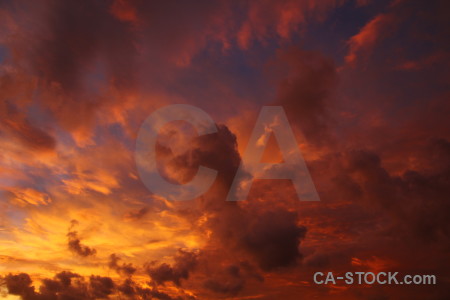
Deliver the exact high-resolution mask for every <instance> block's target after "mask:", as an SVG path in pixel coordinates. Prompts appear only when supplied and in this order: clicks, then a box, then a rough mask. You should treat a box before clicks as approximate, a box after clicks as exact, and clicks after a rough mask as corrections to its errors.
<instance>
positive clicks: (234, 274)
mask: <svg viewBox="0 0 450 300" xmlns="http://www.w3.org/2000/svg"><path fill="white" fill-rule="evenodd" d="M203 286H204V287H205V288H206V289H208V290H210V291H212V292H214V293H218V294H224V295H228V296H236V295H237V294H238V293H239V292H240V291H241V290H242V289H243V288H244V286H245V279H244V278H243V277H242V274H241V270H240V268H239V266H236V265H231V266H228V267H227V268H225V270H224V271H223V272H221V274H219V275H218V276H215V277H213V278H209V279H207V280H205V281H204V282H203Z"/></svg>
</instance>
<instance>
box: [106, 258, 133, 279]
mask: <svg viewBox="0 0 450 300" xmlns="http://www.w3.org/2000/svg"><path fill="white" fill-rule="evenodd" d="M119 261H120V257H118V256H117V255H116V254H115V253H113V254H111V255H110V256H109V263H108V267H109V268H111V269H113V270H115V271H116V272H117V273H118V274H120V275H125V276H131V275H133V274H134V272H136V268H135V267H134V266H133V264H131V263H123V264H122V265H120V264H119Z"/></svg>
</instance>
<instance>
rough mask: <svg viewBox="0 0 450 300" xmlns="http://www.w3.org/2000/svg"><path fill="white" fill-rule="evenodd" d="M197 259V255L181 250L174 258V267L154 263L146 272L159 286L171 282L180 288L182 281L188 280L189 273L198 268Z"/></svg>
mask: <svg viewBox="0 0 450 300" xmlns="http://www.w3.org/2000/svg"><path fill="white" fill-rule="evenodd" d="M197 258H198V254H197V253H193V252H187V251H184V250H182V249H180V250H178V253H177V254H176V255H175V257H174V263H173V265H169V264H167V263H162V264H159V265H156V262H152V263H150V264H149V265H148V266H147V267H146V271H147V273H148V275H149V276H150V277H151V279H152V281H154V282H155V283H156V284H158V285H161V284H164V283H165V282H167V281H171V282H173V283H174V284H175V285H177V286H180V285H181V280H182V279H188V278H189V273H190V272H191V271H192V270H194V268H195V267H196V266H197Z"/></svg>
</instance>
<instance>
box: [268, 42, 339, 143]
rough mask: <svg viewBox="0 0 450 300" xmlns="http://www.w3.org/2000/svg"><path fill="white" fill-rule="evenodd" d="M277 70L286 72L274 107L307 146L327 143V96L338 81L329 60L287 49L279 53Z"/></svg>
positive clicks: (321, 56)
mask: <svg viewBox="0 0 450 300" xmlns="http://www.w3.org/2000/svg"><path fill="white" fill-rule="evenodd" d="M277 64H278V65H277V66H278V67H279V66H283V67H284V68H286V69H287V74H286V75H285V77H284V78H283V79H282V80H281V82H280V83H279V85H278V91H277V99H276V101H275V104H276V105H281V106H283V108H284V110H285V111H286V114H287V116H288V119H289V120H290V121H291V122H293V124H296V125H298V126H299V128H300V129H301V131H302V133H303V134H304V135H305V137H306V138H307V139H308V141H309V142H310V143H318V144H323V143H324V142H330V141H329V138H330V130H329V125H330V122H331V114H330V108H331V104H332V103H331V101H330V100H331V99H330V98H331V96H332V95H333V93H334V92H335V88H336V86H337V82H338V77H337V72H336V66H335V65H334V62H333V60H331V59H330V58H327V57H325V56H324V55H322V54H321V53H320V52H314V51H305V50H301V49H299V48H291V49H289V50H287V51H284V52H280V54H279V61H277Z"/></svg>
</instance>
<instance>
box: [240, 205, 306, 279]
mask: <svg viewBox="0 0 450 300" xmlns="http://www.w3.org/2000/svg"><path fill="white" fill-rule="evenodd" d="M297 217H298V216H297V213H295V212H289V211H284V210H281V209H279V210H275V211H269V212H266V213H264V214H262V215H259V216H257V217H256V218H255V220H254V221H253V222H252V223H251V224H250V226H249V228H248V229H247V232H246V233H245V235H244V237H243V240H242V245H243V247H244V248H245V249H246V250H247V251H249V252H250V253H251V254H252V255H253V256H254V257H255V258H256V261H257V262H258V264H259V265H260V267H261V268H262V269H264V270H273V269H276V268H279V267H286V266H289V265H292V264H294V263H295V262H296V260H297V259H299V258H300V257H301V255H300V252H299V244H300V240H301V239H302V238H304V237H305V234H306V228H305V227H303V226H299V225H297Z"/></svg>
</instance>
